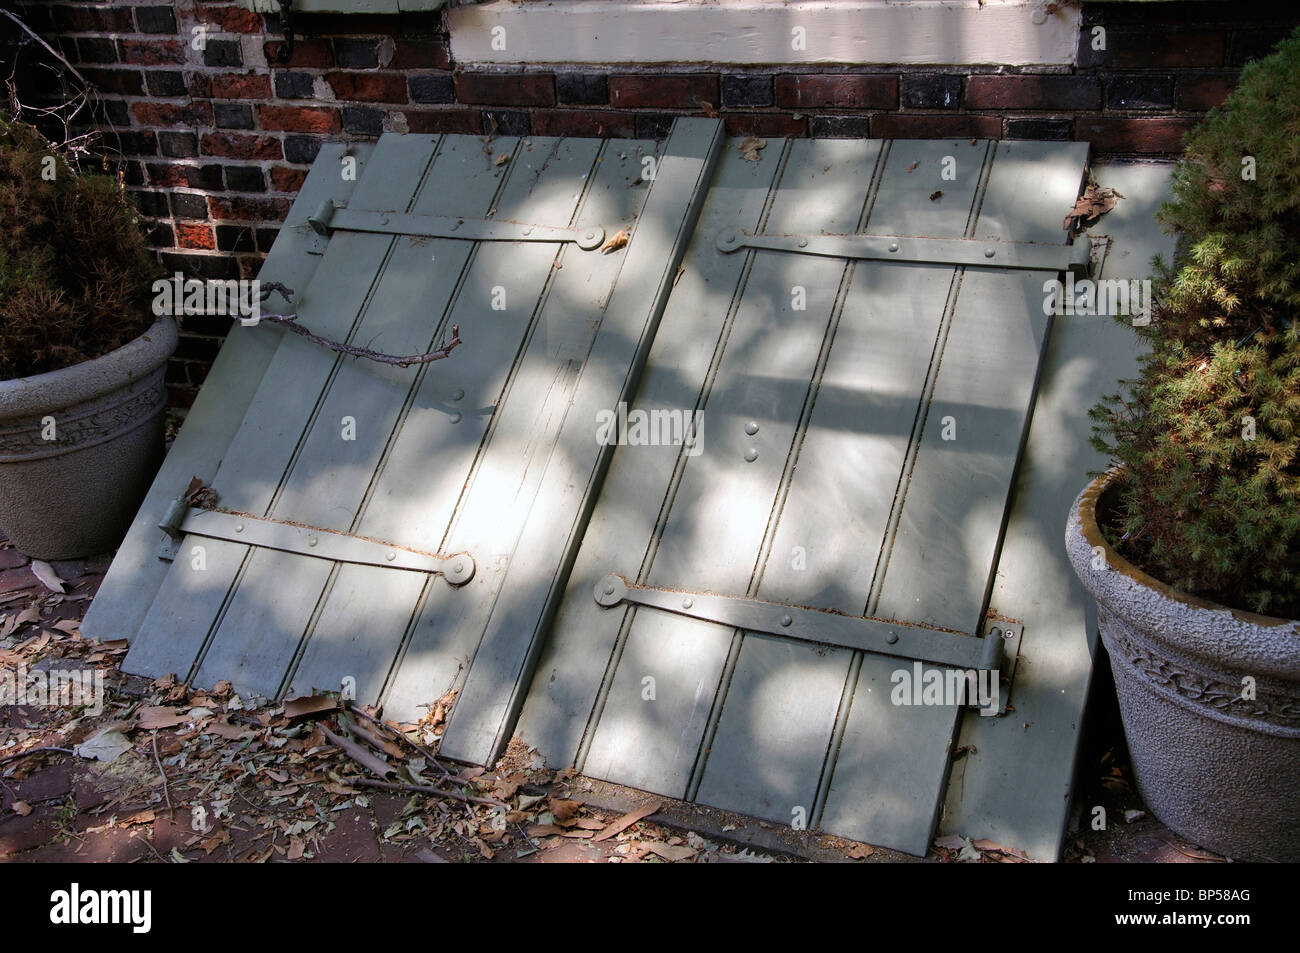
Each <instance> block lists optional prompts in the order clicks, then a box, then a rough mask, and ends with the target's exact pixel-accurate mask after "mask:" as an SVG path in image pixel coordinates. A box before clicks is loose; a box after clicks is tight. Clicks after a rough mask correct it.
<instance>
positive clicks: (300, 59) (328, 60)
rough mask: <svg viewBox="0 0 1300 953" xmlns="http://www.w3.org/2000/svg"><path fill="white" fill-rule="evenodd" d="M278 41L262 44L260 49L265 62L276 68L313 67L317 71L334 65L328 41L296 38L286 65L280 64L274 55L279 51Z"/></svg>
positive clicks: (332, 53)
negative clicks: (264, 54) (291, 54)
mask: <svg viewBox="0 0 1300 953" xmlns="http://www.w3.org/2000/svg"><path fill="white" fill-rule="evenodd" d="M280 42H281V41H280V40H271V41H270V42H268V43H263V44H262V48H263V50H265V52H266V61H267V62H268V63H273V64H275V66H276V68H280V67H286V68H288V67H292V68H294V69H298V68H300V67H303V66H310V67H315V68H317V69H327V68H329V67H331V66H333V65H334V52H333V50H332V49H331V48H330V42H329V40H305V39H303V38H302V37H298V38H297V39H295V40H294V41H293V56H291V57H290V58H289V62H288V63H283V64H282V63H281V62H280V61H279V60H278V59H277V58H276V54H277V53H278V52H279V50H280Z"/></svg>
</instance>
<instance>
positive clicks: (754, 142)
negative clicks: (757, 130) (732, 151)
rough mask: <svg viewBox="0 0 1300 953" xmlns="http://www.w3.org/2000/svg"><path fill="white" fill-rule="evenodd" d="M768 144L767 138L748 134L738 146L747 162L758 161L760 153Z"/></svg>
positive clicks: (741, 155)
mask: <svg viewBox="0 0 1300 953" xmlns="http://www.w3.org/2000/svg"><path fill="white" fill-rule="evenodd" d="M766 145H767V140H766V139H760V138H759V137H758V136H746V137H745V138H744V139H742V140H741V141H740V144H739V145H737V146H736V148H737V149H739V150H740V157H741V158H742V159H744V160H745V161H746V162H757V161H758V158H759V156H758V154H759V152H761V151H762V150H763V148H764V147H765V146H766Z"/></svg>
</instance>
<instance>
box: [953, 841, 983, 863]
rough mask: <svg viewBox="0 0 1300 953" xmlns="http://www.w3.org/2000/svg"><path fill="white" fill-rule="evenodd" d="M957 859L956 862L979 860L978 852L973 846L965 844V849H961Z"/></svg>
mask: <svg viewBox="0 0 1300 953" xmlns="http://www.w3.org/2000/svg"><path fill="white" fill-rule="evenodd" d="M957 859H958V860H979V859H980V852H979V851H978V850H977V849H976V848H975V845H974V844H967V845H966V846H965V847H963V848H962V849H961V850H959V851H958V852H957Z"/></svg>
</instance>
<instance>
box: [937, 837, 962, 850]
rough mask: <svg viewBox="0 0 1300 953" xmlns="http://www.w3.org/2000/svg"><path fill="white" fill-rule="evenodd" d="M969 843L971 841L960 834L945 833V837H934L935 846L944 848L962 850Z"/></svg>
mask: <svg viewBox="0 0 1300 953" xmlns="http://www.w3.org/2000/svg"><path fill="white" fill-rule="evenodd" d="M968 843H970V841H968V840H966V838H964V837H962V836H961V835H960V834H945V835H943V837H936V838H935V839H934V846H935V847H942V848H943V849H944V850H961V849H962V848H963V847H965V846H966V845H967V844H968Z"/></svg>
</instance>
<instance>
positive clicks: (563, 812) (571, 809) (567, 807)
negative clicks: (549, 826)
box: [547, 797, 582, 821]
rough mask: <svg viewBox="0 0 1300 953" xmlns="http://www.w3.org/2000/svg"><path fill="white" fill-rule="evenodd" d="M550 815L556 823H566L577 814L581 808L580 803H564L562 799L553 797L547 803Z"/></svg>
mask: <svg viewBox="0 0 1300 953" xmlns="http://www.w3.org/2000/svg"><path fill="white" fill-rule="evenodd" d="M547 806H548V807H550V809H551V813H552V814H554V815H555V819H556V820H557V821H567V820H568V819H569V818H571V817H573V815H574V814H576V813H577V812H578V809H579V808H581V807H582V802H581V801H566V800H565V799H564V798H559V797H553V798H551V799H550V800H549V801H548V802H547Z"/></svg>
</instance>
